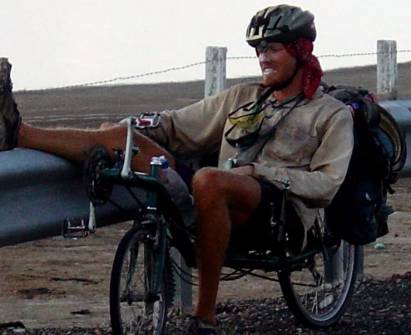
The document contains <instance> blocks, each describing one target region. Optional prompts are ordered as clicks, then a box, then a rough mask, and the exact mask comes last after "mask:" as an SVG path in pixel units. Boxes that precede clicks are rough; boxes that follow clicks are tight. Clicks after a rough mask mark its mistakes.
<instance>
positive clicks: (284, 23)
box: [247, 5, 317, 48]
mask: <svg viewBox="0 0 411 335" xmlns="http://www.w3.org/2000/svg"><path fill="white" fill-rule="evenodd" d="M316 35H317V33H316V31H315V26H314V15H313V14H311V13H310V12H309V11H303V10H302V9H301V8H299V7H294V6H289V5H279V6H272V7H267V8H265V9H263V10H261V11H259V12H257V14H255V15H254V16H253V18H252V19H251V22H250V24H249V25H248V28H247V43H248V44H249V45H251V46H252V47H254V48H255V47H256V46H258V45H259V44H260V43H261V42H262V41H266V42H279V43H289V42H293V41H295V40H296V39H298V38H299V37H303V38H306V39H308V40H310V41H314V40H315V37H316Z"/></svg>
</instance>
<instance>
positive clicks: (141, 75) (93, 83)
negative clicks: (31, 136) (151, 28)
mask: <svg viewBox="0 0 411 335" xmlns="http://www.w3.org/2000/svg"><path fill="white" fill-rule="evenodd" d="M396 53H397V54H404V53H411V49H402V50H397V51H396ZM381 54H387V53H382V52H353V53H345V54H326V55H319V56H317V57H318V58H344V57H358V56H374V55H381ZM255 58H256V57H255V56H230V57H227V60H247V59H255ZM205 64H207V61H199V62H195V63H190V64H186V65H181V66H174V67H170V68H166V69H162V70H156V71H150V72H144V73H139V74H134V75H129V76H118V77H114V78H110V79H104V80H98V81H90V82H85V83H80V84H73V85H64V86H54V87H46V88H41V89H36V91H49V90H63V89H73V88H82V87H90V86H100V85H107V84H112V83H114V82H122V81H128V80H132V79H139V78H145V77H150V76H154V75H159V74H164V73H168V72H173V71H181V70H185V69H188V68H192V67H196V66H200V65H205Z"/></svg>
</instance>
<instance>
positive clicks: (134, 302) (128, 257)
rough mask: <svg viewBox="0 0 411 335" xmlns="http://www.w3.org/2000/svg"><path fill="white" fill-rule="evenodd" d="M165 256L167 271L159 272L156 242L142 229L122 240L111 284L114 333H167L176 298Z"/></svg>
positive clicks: (115, 259)
mask: <svg viewBox="0 0 411 335" xmlns="http://www.w3.org/2000/svg"><path fill="white" fill-rule="evenodd" d="M164 257H165V262H164V268H163V269H159V268H158V263H159V256H158V254H156V252H155V251H154V246H153V239H151V237H150V234H149V233H148V232H147V231H146V230H144V229H142V228H140V227H134V228H132V229H130V230H129V231H128V232H127V233H126V234H125V235H124V237H123V238H122V240H121V241H120V244H119V246H118V248H117V251H116V255H115V258H114V262H113V268H112V272H111V282H110V318H111V326H112V330H113V334H119V335H126V334H154V335H159V334H163V331H164V327H165V323H166V319H167V309H168V307H169V306H170V305H171V303H172V299H173V281H172V273H171V269H170V260H169V258H168V252H166V254H165V255H164ZM156 281H158V283H159V284H158V285H157V288H158V289H157V290H156V288H155V282H156Z"/></svg>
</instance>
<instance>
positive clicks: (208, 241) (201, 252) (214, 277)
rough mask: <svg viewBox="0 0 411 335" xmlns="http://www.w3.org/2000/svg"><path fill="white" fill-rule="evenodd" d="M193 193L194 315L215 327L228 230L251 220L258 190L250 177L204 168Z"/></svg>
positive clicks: (196, 177)
mask: <svg viewBox="0 0 411 335" xmlns="http://www.w3.org/2000/svg"><path fill="white" fill-rule="evenodd" d="M193 191H194V199H195V202H196V207H197V210H198V216H199V232H198V233H199V243H198V256H199V267H198V270H199V297H198V305H197V308H196V310H195V313H194V314H195V315H196V316H198V317H200V318H201V319H203V320H205V321H208V322H210V323H212V324H215V322H216V320H215V304H216V299H217V291H218V284H219V279H220V273H221V268H222V266H223V262H224V257H225V252H226V249H227V247H228V244H229V240H230V233H231V228H232V227H233V226H234V225H239V224H243V223H245V222H246V220H247V219H248V218H249V217H250V215H251V213H252V212H253V211H254V210H255V209H256V208H257V206H258V203H259V202H260V197H261V190H260V186H259V184H258V182H257V181H256V180H255V179H253V178H251V177H249V176H245V175H238V174H234V173H232V172H228V171H221V170H217V169H213V168H206V169H202V170H200V171H199V172H198V173H196V175H195V176H194V179H193Z"/></svg>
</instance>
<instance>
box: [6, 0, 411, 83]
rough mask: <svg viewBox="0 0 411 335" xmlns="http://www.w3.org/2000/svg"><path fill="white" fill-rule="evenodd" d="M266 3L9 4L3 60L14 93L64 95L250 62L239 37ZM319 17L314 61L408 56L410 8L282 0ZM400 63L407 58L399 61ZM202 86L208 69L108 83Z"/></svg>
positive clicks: (253, 70)
mask: <svg viewBox="0 0 411 335" xmlns="http://www.w3.org/2000/svg"><path fill="white" fill-rule="evenodd" d="M280 3H282V2H276V1H265V0H253V1H250V0H207V1H197V0H168V1H167V0H150V1H147V0H117V1H113V0H110V1H109V0H70V1H68V0H58V1H55V0H36V1H33V0H13V1H3V3H2V5H1V6H0V28H1V31H2V42H1V44H0V57H7V58H8V59H9V61H10V62H11V63H12V65H13V70H12V78H13V82H14V89H15V90H30V89H41V88H47V87H60V86H65V85H76V84H83V83H88V82H94V81H100V80H108V79H112V78H115V77H121V76H133V75H139V74H142V73H147V72H153V71H159V70H163V69H168V68H173V67H179V66H184V65H187V64H191V63H196V62H201V61H204V59H205V48H206V47H207V46H221V47H227V50H228V51H227V56H228V57H236V56H254V51H253V49H252V48H250V47H249V46H248V45H247V43H246V42H245V30H246V27H247V25H248V23H249V21H250V19H251V17H252V16H253V15H254V14H255V13H256V12H257V11H258V10H260V9H263V8H265V7H267V6H271V5H276V4H280ZM286 3H288V4H292V5H296V6H300V7H302V8H303V9H306V10H309V11H311V12H312V13H313V14H314V15H315V23H316V27H317V40H316V42H315V48H314V53H315V54H316V55H319V56H320V55H329V54H337V55H340V54H350V53H363V52H365V53H368V52H371V53H372V52H376V48H377V40H381V39H382V40H384V39H387V40H396V41H397V49H398V50H411V38H410V26H411V1H410V0H391V1H376V0H373V1H371V0H362V1H358V0H339V1H336V0H327V1H326V0H315V1H314V0H302V1H291V0H290V1H288V2H286ZM376 57H377V56H376V55H371V56H355V57H326V58H320V61H321V63H322V65H323V68H324V69H332V68H338V67H350V66H356V65H364V64H375V63H376V59H377V58H376ZM397 59H398V61H399V62H405V61H410V60H411V52H403V53H399V54H398V57H397ZM258 74H259V67H258V63H257V60H256V59H241V60H229V61H228V62H227V76H228V77H229V78H233V77H241V76H249V75H258ZM203 78H204V65H200V66H194V67H190V68H187V69H184V70H179V71H170V72H167V73H163V74H156V75H151V76H146V77H143V78H137V79H132V80H122V81H116V82H113V84H134V83H142V82H169V81H186V80H194V79H203Z"/></svg>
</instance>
